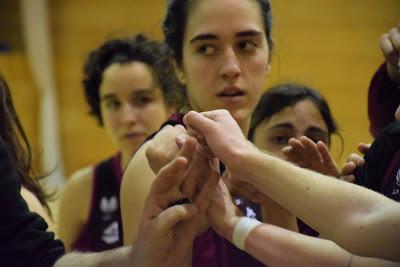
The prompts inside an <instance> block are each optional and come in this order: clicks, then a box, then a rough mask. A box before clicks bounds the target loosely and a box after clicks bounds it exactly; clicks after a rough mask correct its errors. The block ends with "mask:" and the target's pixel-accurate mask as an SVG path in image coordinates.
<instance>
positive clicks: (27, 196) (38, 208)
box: [21, 186, 57, 237]
mask: <svg viewBox="0 0 400 267" xmlns="http://www.w3.org/2000/svg"><path fill="white" fill-rule="evenodd" d="M21 196H22V198H23V199H24V200H25V202H26V203H27V204H28V208H29V210H30V211H31V212H36V213H37V214H39V215H40V216H41V217H42V218H43V219H44V220H45V221H46V223H47V226H48V228H47V229H48V230H49V231H50V232H54V233H55V235H56V237H57V231H56V227H55V225H54V222H53V220H52V219H51V218H50V216H49V214H48V212H47V211H46V210H45V209H44V207H43V206H42V204H41V203H40V201H39V199H38V198H37V197H36V196H35V195H34V194H32V193H31V192H30V191H29V190H27V189H26V188H25V187H23V186H21Z"/></svg>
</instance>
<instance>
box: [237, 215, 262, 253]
mask: <svg viewBox="0 0 400 267" xmlns="http://www.w3.org/2000/svg"><path fill="white" fill-rule="evenodd" d="M259 225H261V222H260V221H258V220H256V219H251V218H248V217H241V218H240V219H239V220H238V222H237V223H236V226H235V228H234V229H233V234H232V243H233V244H234V245H235V246H236V247H237V248H239V249H241V250H245V243H246V240H247V237H248V236H249V234H250V233H251V232H252V231H253V230H254V229H255V228H256V227H257V226H259Z"/></svg>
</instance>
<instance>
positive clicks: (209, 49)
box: [196, 44, 216, 56]
mask: <svg viewBox="0 0 400 267" xmlns="http://www.w3.org/2000/svg"><path fill="white" fill-rule="evenodd" d="M215 50H216V48H215V46H213V45H210V44H204V45H201V46H199V47H198V48H197V49H196V52H197V53H199V54H201V55H205V56H207V55H211V54H213V53H214V52H215Z"/></svg>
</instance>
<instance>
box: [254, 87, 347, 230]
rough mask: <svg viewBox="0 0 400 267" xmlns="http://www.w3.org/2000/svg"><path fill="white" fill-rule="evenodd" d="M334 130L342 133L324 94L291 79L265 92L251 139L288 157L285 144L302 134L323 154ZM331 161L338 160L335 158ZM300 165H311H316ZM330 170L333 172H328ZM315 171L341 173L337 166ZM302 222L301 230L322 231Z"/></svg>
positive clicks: (255, 112) (279, 154) (272, 151)
mask: <svg viewBox="0 0 400 267" xmlns="http://www.w3.org/2000/svg"><path fill="white" fill-rule="evenodd" d="M334 134H337V135H339V133H338V127H337V124H336V121H335V120H334V118H333V116H332V114H331V111H330V108H329V105H328V103H327V102H326V100H325V99H324V97H323V96H322V95H321V94H320V93H319V92H318V91H316V90H314V89H312V88H310V87H307V86H304V85H300V84H290V83H289V84H281V85H277V86H274V87H272V88H270V89H269V90H268V91H267V92H265V93H264V94H263V96H262V97H261V99H260V102H259V103H258V105H257V107H256V109H255V111H254V113H253V118H252V122H251V127H250V132H249V139H250V141H252V142H253V144H254V145H256V146H257V147H258V148H260V149H262V150H265V151H266V152H268V153H270V154H272V155H274V156H276V157H279V158H281V159H285V160H288V158H287V157H286V155H285V153H284V152H285V150H284V148H286V147H287V146H288V144H289V140H290V139H292V138H296V139H299V138H302V139H307V141H312V142H315V143H317V144H318V146H319V149H320V150H321V151H323V152H325V153H322V154H324V155H327V154H328V155H329V147H330V145H331V138H332V135H334ZM339 136H340V135H339ZM340 137H341V136H340ZM330 162H331V164H335V161H334V160H330ZM300 166H301V167H304V168H309V169H312V167H313V166H302V165H301V164H300ZM327 170H328V171H329V173H326V171H327ZM315 171H321V172H322V173H323V174H327V175H331V176H335V177H338V176H339V171H338V169H337V168H336V166H334V167H333V168H330V169H321V170H318V169H316V170H315ZM262 207H268V206H267V205H262ZM264 213H267V212H264ZM298 224H299V231H300V232H301V233H304V234H307V235H311V236H317V235H318V233H317V232H316V231H314V230H313V229H311V228H310V227H308V226H307V225H306V224H304V223H303V222H302V221H301V220H298Z"/></svg>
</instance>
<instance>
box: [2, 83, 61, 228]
mask: <svg viewBox="0 0 400 267" xmlns="http://www.w3.org/2000/svg"><path fill="white" fill-rule="evenodd" d="M0 101H1V103H0V116H1V122H2V126H1V127H0V136H1V138H2V139H3V140H4V142H5V143H6V144H7V148H8V150H9V153H10V154H11V156H12V158H13V160H14V162H15V164H16V167H17V170H18V174H19V177H20V179H21V181H20V182H21V185H22V186H21V195H22V197H23V198H24V199H25V201H26V202H27V203H28V206H29V209H30V210H31V211H33V212H36V213H38V214H39V215H40V216H42V217H43V218H44V219H45V221H46V223H47V224H48V226H49V229H50V231H53V232H55V230H56V229H55V226H54V223H53V221H52V219H51V217H50V215H51V211H50V208H49V206H48V205H47V202H46V201H47V200H49V198H50V197H51V195H49V194H47V193H46V192H45V191H44V190H43V188H42V187H41V185H40V184H39V181H40V179H42V177H38V176H36V175H35V173H34V172H33V170H32V152H31V147H30V145H29V142H28V138H27V137H26V134H25V132H24V129H23V128H22V125H21V122H20V120H19V119H18V116H17V114H16V111H15V108H14V106H13V104H12V103H13V102H12V98H11V94H10V89H9V87H8V85H7V83H6V81H5V80H4V79H3V77H2V76H0Z"/></svg>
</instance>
